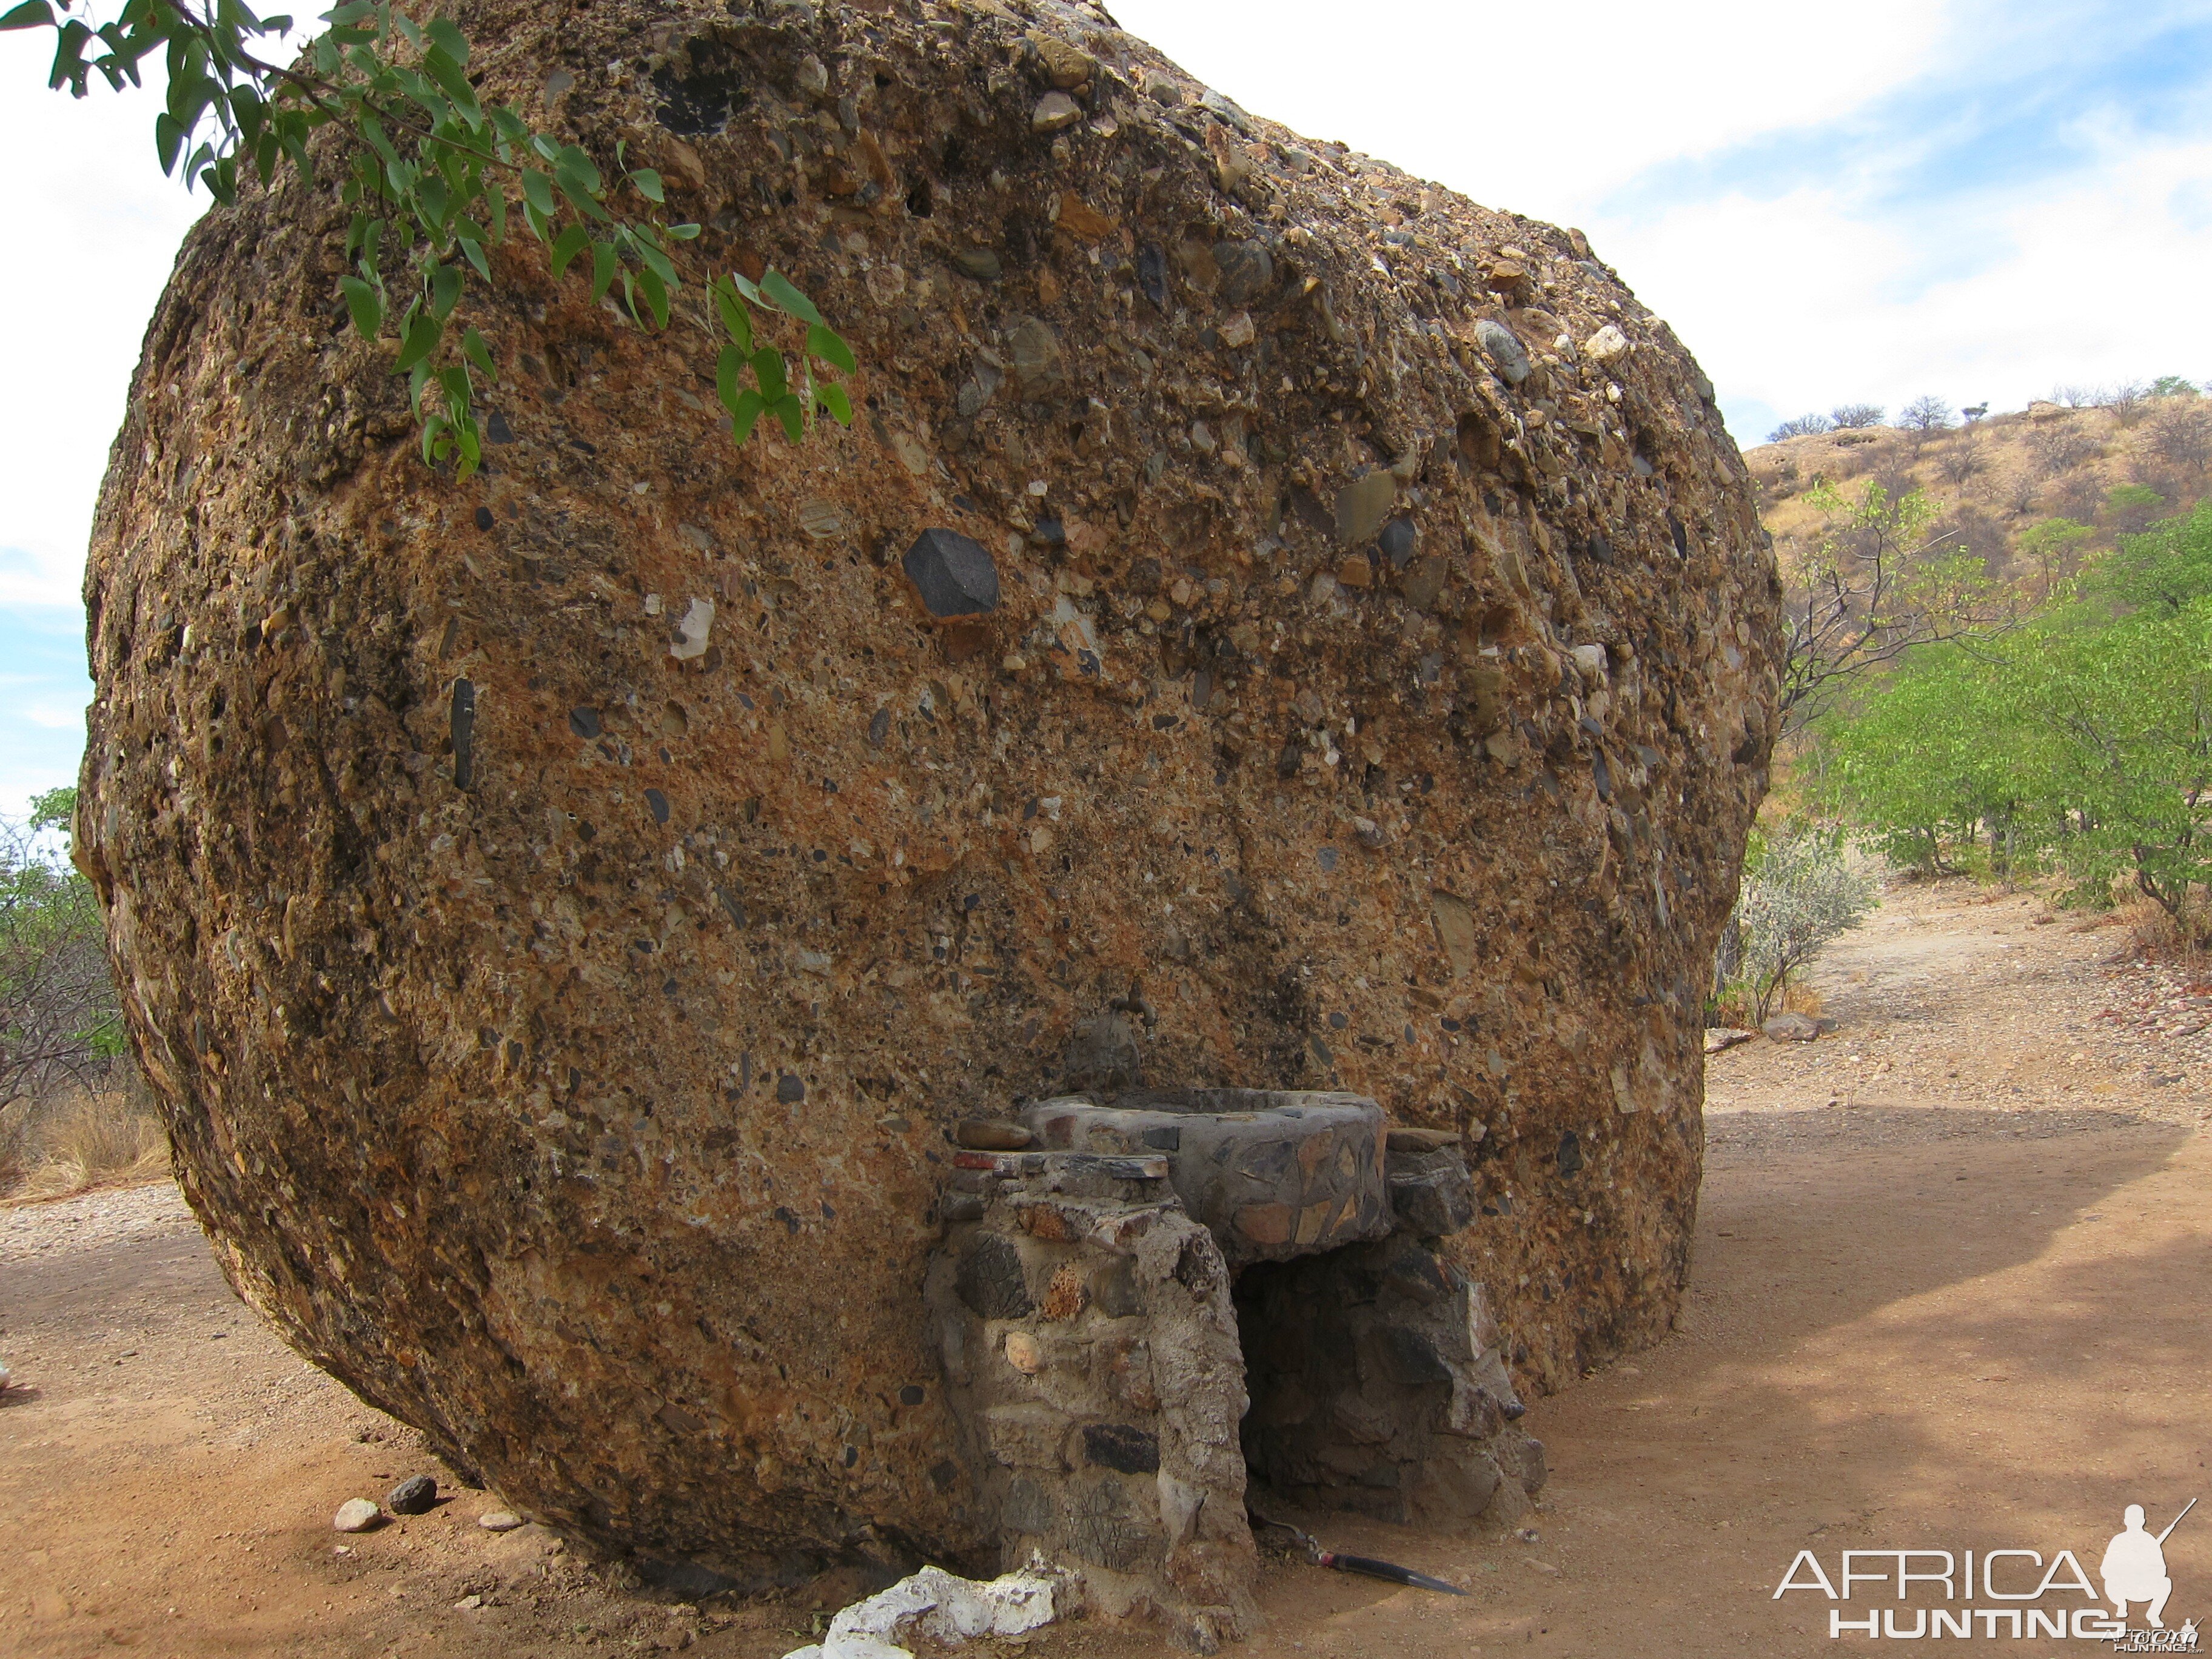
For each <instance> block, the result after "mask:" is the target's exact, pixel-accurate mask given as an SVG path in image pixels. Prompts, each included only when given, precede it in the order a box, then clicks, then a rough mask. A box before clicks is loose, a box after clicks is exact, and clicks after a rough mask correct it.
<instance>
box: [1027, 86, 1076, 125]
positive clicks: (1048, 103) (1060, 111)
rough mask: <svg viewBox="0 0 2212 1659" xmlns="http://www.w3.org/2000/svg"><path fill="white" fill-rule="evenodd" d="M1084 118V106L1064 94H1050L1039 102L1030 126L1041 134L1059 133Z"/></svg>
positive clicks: (1031, 116)
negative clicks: (1063, 128)
mask: <svg viewBox="0 0 2212 1659" xmlns="http://www.w3.org/2000/svg"><path fill="white" fill-rule="evenodd" d="M1082 118H1083V106H1082V105H1080V104H1079V103H1077V102H1076V101H1075V100H1073V98H1071V97H1069V96H1068V95H1067V94H1066V93H1064V92H1048V93H1047V94H1045V95H1044V96H1043V97H1042V98H1040V99H1038V100H1037V106H1036V109H1035V110H1034V111H1032V112H1030V125H1031V126H1032V127H1035V128H1036V130H1037V131H1039V132H1058V131H1060V129H1061V128H1062V127H1065V126H1072V125H1074V124H1075V123H1076V122H1078V121H1080V120H1081V119H1082Z"/></svg>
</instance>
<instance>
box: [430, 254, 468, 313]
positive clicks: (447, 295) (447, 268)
mask: <svg viewBox="0 0 2212 1659" xmlns="http://www.w3.org/2000/svg"><path fill="white" fill-rule="evenodd" d="M460 297H461V268H460V267H459V265H453V264H435V265H432V266H431V267H430V314H431V315H432V316H434V317H435V318H436V319H438V320H439V321H440V322H441V323H442V322H443V321H445V320H446V319H447V318H448V317H450V316H452V315H453V307H454V306H455V305H456V304H458V303H459V301H460Z"/></svg>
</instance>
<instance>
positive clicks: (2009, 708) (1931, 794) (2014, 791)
mask: <svg viewBox="0 0 2212 1659" xmlns="http://www.w3.org/2000/svg"><path fill="white" fill-rule="evenodd" d="M1819 741H1820V746H1821V757H1822V765H1821V774H1822V778H1823V787H1824V789H1825V791H1826V797H1827V801H1828V804H1829V805H1832V807H1834V808H1836V809H1837V810H1839V811H1842V812H1844V814H1846V815H1847V816H1848V817H1850V819H1851V820H1852V821H1853V822H1855V823H1857V824H1859V825H1860V826H1861V827H1863V829H1867V830H1868V831H1869V832H1871V833H1872V834H1874V835H1875V836H1878V837H1880V838H1881V840H1882V841H1883V842H1884V843H1885V844H1886V845H1887V846H1888V847H1889V848H1892V849H1893V851H1894V852H1896V853H1898V854H1902V855H1905V856H1906V857H1908V858H1909V859H1911V860H1912V861H1914V862H1917V863H1920V864H1922V865H1923V866H1934V865H1935V864H1936V862H1937V861H1938V860H1939V859H1940V856H1941V848H1942V847H1943V846H1944V845H1945V844H1946V843H1947V842H1949V843H1952V844H1960V843H1971V842H1972V839H1973V838H1974V836H1976V834H1977V832H1978V831H1984V830H1985V831H1986V832H1987V834H1988V836H1989V837H1990V855H1991V864H1992V867H1993V868H1996V869H1998V870H2001V871H2002V870H2008V869H2009V868H2010V867H2011V866H2012V864H2013V861H2014V860H2016V859H2026V858H2029V857H2033V858H2035V859H2039V860H2049V861H2050V862H2051V863H2052V864H2053V865H2055V866H2057V867H2058V868H2060V869H2063V870H2064V871H2065V872H2068V873H2069V874H2070V875H2071V876H2072V877H2073V878H2075V880H2076V881H2077V883H2079V884H2081V889H2082V890H2085V891H2087V892H2089V893H2100V892H2105V891H2109V890H2110V888H2111V885H2112V882H2113V881H2114V879H2115V878H2118V877H2121V876H2125V877H2128V878H2130V879H2131V880H2132V881H2133V883H2134V884H2135V886H2136V889H2137V890H2139V891H2140V892H2141V893H2142V894H2143V896H2146V897H2148V898H2149V899H2151V900H2152V901H2153V902H2155V903H2156V904H2158V905H2159V906H2160V908H2162V909H2164V910H2165V911H2166V913H2167V914H2168V915H2171V916H2172V917H2173V918H2174V919H2175V920H2176V921H2177V922H2179V923H2180V924H2181V925H2182V926H2183V927H2185V929H2189V930H2191V931H2199V930H2200V925H2201V921H2202V917H2201V915H2200V914H2199V913H2200V910H2201V905H2199V904H2198V903H2197V901H2198V900H2199V899H2201V897H2202V896H2203V892H2204V891H2205V890H2206V889H2207V888H2208V886H2212V503H2208V504H2206V505H2204V506H2202V507H2198V508H2197V510H2196V511H2195V512H2193V513H2190V514H2188V515H2187V516H2186V517H2183V518H2178V519H2172V520H2167V521H2166V522H2165V523H2164V524H2161V525H2158V526H2154V527H2153V528H2152V529H2151V530H2150V531H2148V532H2146V533H2144V534H2142V535H2140V536H2127V537H2123V538H2121V541H2120V544H2119V546H2118V549H2117V550H2115V551H2113V552H2112V554H2110V555H2108V556H2106V558H2104V559H2103V560H2101V561H2100V562H2097V563H2096V564H2094V565H2093V566H2092V567H2091V568H2089V569H2088V570H2087V572H2085V573H2084V574H2083V576H2082V578H2081V581H2080V583H2079V586H2078V589H2077V590H2076V592H2075V596H2074V597H2073V598H2071V599H2068V600H2066V601H2065V602H2063V603H2062V604H2060V605H2057V606H2055V607H2053V608H2052V609H2051V610H2050V611H2047V612H2046V613H2045V615H2044V616H2043V617H2039V618H2038V619H2037V620H2036V621H2035V623H2033V624H2032V625H2031V626H2028V627H2026V628H2023V629H2020V630H2019V631H2018V632H2016V633H2015V634H2014V635H2010V636H2009V637H2008V638H2007V639H2006V640H2005V641H2003V643H2002V654H2001V655H1998V654H1990V653H1973V654H1970V653H1966V652H1963V651H1956V650H1954V651H1950V652H1939V653H1930V654H1929V655H1928V656H1926V657H1924V658H1923V659H1921V660H1919V661H1917V662H1915V663H1912V664H1911V665H1907V666H1906V667H1905V668H1904V669H1902V670H1901V671H1899V672H1897V673H1895V674H1894V675H1893V676H1892V677H1891V678H1889V679H1888V680H1887V682H1886V683H1885V684H1881V685H1880V686H1878V687H1875V688H1874V689H1872V690H1869V693H1868V695H1866V696H1865V697H1864V698H1863V701H1862V702H1861V704H1860V706H1859V707H1858V708H1857V709H1856V710H1855V711H1854V712H1853V713H1852V714H1850V715H1849V716H1848V717H1847V718H1843V719H1839V720H1837V721H1835V722H1834V723H1833V724H1832V727H1831V728H1830V729H1829V730H1828V731H1826V732H1824V733H1823V734H1821V736H1820V739H1819Z"/></svg>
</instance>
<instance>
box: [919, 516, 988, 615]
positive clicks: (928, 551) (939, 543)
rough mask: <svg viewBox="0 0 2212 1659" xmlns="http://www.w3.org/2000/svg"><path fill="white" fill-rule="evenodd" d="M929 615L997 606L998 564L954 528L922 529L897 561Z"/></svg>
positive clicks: (979, 611) (984, 610)
mask: <svg viewBox="0 0 2212 1659" xmlns="http://www.w3.org/2000/svg"><path fill="white" fill-rule="evenodd" d="M900 566H901V568H902V569H903V570H905V572H906V575H907V580H908V581H910V582H912V583H913V584H914V586H915V592H918V593H920V594H921V602H922V604H923V605H925V606H926V607H927V609H928V611H929V614H930V615H931V616H933V617H980V616H983V615H985V614H986V613H987V612H989V611H995V610H997V609H998V607H999V568H998V566H997V565H995V564H994V563H993V562H991V556H990V555H989V554H988V553H986V552H985V551H984V550H982V548H981V547H980V546H979V545H977V544H975V542H973V541H970V540H969V538H967V537H965V536H963V535H962V534H961V533H960V532H958V531H957V530H925V531H923V532H921V535H919V536H917V537H915V542H914V545H913V546H912V547H909V548H908V549H907V550H906V557H905V558H904V559H903V560H902V561H901V562H900Z"/></svg>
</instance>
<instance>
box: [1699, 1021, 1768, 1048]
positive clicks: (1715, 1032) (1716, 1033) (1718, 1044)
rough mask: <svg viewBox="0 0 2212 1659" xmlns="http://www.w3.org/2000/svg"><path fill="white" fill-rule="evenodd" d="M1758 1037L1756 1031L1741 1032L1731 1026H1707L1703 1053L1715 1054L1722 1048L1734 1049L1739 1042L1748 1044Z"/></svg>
mask: <svg viewBox="0 0 2212 1659" xmlns="http://www.w3.org/2000/svg"><path fill="white" fill-rule="evenodd" d="M1758 1035H1759V1033H1758V1032H1756V1031H1746V1030H1740V1029H1738V1028H1737V1027H1735V1026H1733V1025H1708V1026H1706V1027H1705V1052H1706V1053H1707V1054H1719V1053H1720V1052H1721V1051H1722V1050H1723V1049H1724V1048H1735V1045H1736V1044H1737V1043H1739V1042H1750V1041H1751V1040H1752V1038H1753V1037H1755V1036H1758Z"/></svg>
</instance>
